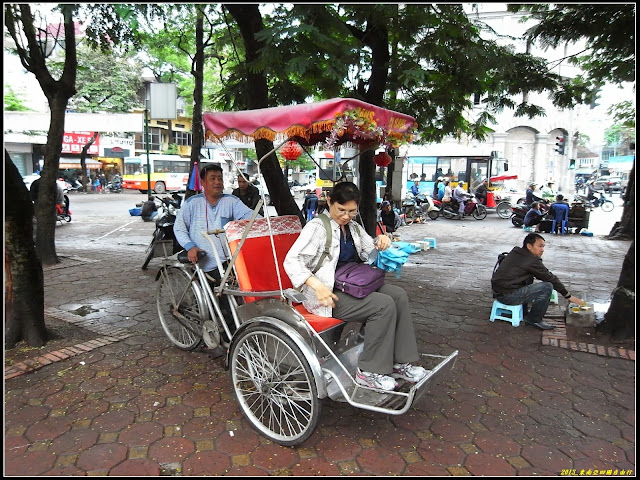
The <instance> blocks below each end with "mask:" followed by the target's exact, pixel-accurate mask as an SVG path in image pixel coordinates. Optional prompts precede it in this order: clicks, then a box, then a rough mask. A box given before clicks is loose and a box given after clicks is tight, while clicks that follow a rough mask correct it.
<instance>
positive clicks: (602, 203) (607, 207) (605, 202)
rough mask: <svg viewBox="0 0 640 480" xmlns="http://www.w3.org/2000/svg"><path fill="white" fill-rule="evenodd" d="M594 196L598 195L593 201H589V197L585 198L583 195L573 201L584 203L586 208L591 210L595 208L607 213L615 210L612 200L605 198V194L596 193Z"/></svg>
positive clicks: (577, 196)
mask: <svg viewBox="0 0 640 480" xmlns="http://www.w3.org/2000/svg"><path fill="white" fill-rule="evenodd" d="M594 195H597V197H595V198H593V199H591V200H587V197H583V196H582V195H576V196H575V197H574V199H573V200H574V202H580V203H582V204H583V205H584V206H585V208H587V209H589V210H593V209H594V208H598V207H600V208H602V210H604V211H605V212H610V211H612V210H613V208H614V207H615V205H614V204H613V202H612V201H611V200H609V199H608V198H607V197H605V195H604V194H603V193H600V192H594Z"/></svg>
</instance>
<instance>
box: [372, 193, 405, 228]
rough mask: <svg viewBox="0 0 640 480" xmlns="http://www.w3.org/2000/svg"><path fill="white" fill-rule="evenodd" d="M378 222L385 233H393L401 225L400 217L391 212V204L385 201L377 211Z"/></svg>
mask: <svg viewBox="0 0 640 480" xmlns="http://www.w3.org/2000/svg"><path fill="white" fill-rule="evenodd" d="M378 222H382V224H383V225H384V226H385V229H386V231H387V233H393V232H395V231H396V230H397V229H398V227H400V226H401V225H402V219H401V218H400V215H398V214H397V213H396V212H394V211H393V208H392V207H391V204H390V203H389V202H388V201H387V200H385V201H384V202H382V204H381V205H380V210H379V211H378Z"/></svg>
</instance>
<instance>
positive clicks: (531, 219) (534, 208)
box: [524, 202, 544, 232]
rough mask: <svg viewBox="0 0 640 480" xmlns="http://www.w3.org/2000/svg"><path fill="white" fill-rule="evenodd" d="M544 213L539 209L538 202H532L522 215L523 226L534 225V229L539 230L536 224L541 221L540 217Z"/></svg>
mask: <svg viewBox="0 0 640 480" xmlns="http://www.w3.org/2000/svg"><path fill="white" fill-rule="evenodd" d="M543 216H544V213H542V210H540V204H539V203H538V202H533V203H532V204H531V208H530V209H529V211H528V212H527V214H526V215H525V216H524V226H525V227H535V231H536V232H537V231H538V230H539V227H538V225H539V224H540V222H541V221H542V217H543Z"/></svg>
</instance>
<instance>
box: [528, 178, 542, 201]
mask: <svg viewBox="0 0 640 480" xmlns="http://www.w3.org/2000/svg"><path fill="white" fill-rule="evenodd" d="M537 186H538V184H537V183H530V184H529V188H527V191H526V192H525V200H524V203H526V204H527V205H531V204H532V203H533V202H539V201H541V200H542V197H540V196H538V195H536V193H535V190H536V187H537Z"/></svg>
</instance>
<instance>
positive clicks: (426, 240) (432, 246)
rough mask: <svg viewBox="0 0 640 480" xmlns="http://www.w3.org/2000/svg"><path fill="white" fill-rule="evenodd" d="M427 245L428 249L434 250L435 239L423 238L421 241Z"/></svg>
mask: <svg viewBox="0 0 640 480" xmlns="http://www.w3.org/2000/svg"><path fill="white" fill-rule="evenodd" d="M423 241H424V242H427V243H428V244H429V248H436V239H435V238H425V239H424V240H423Z"/></svg>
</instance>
